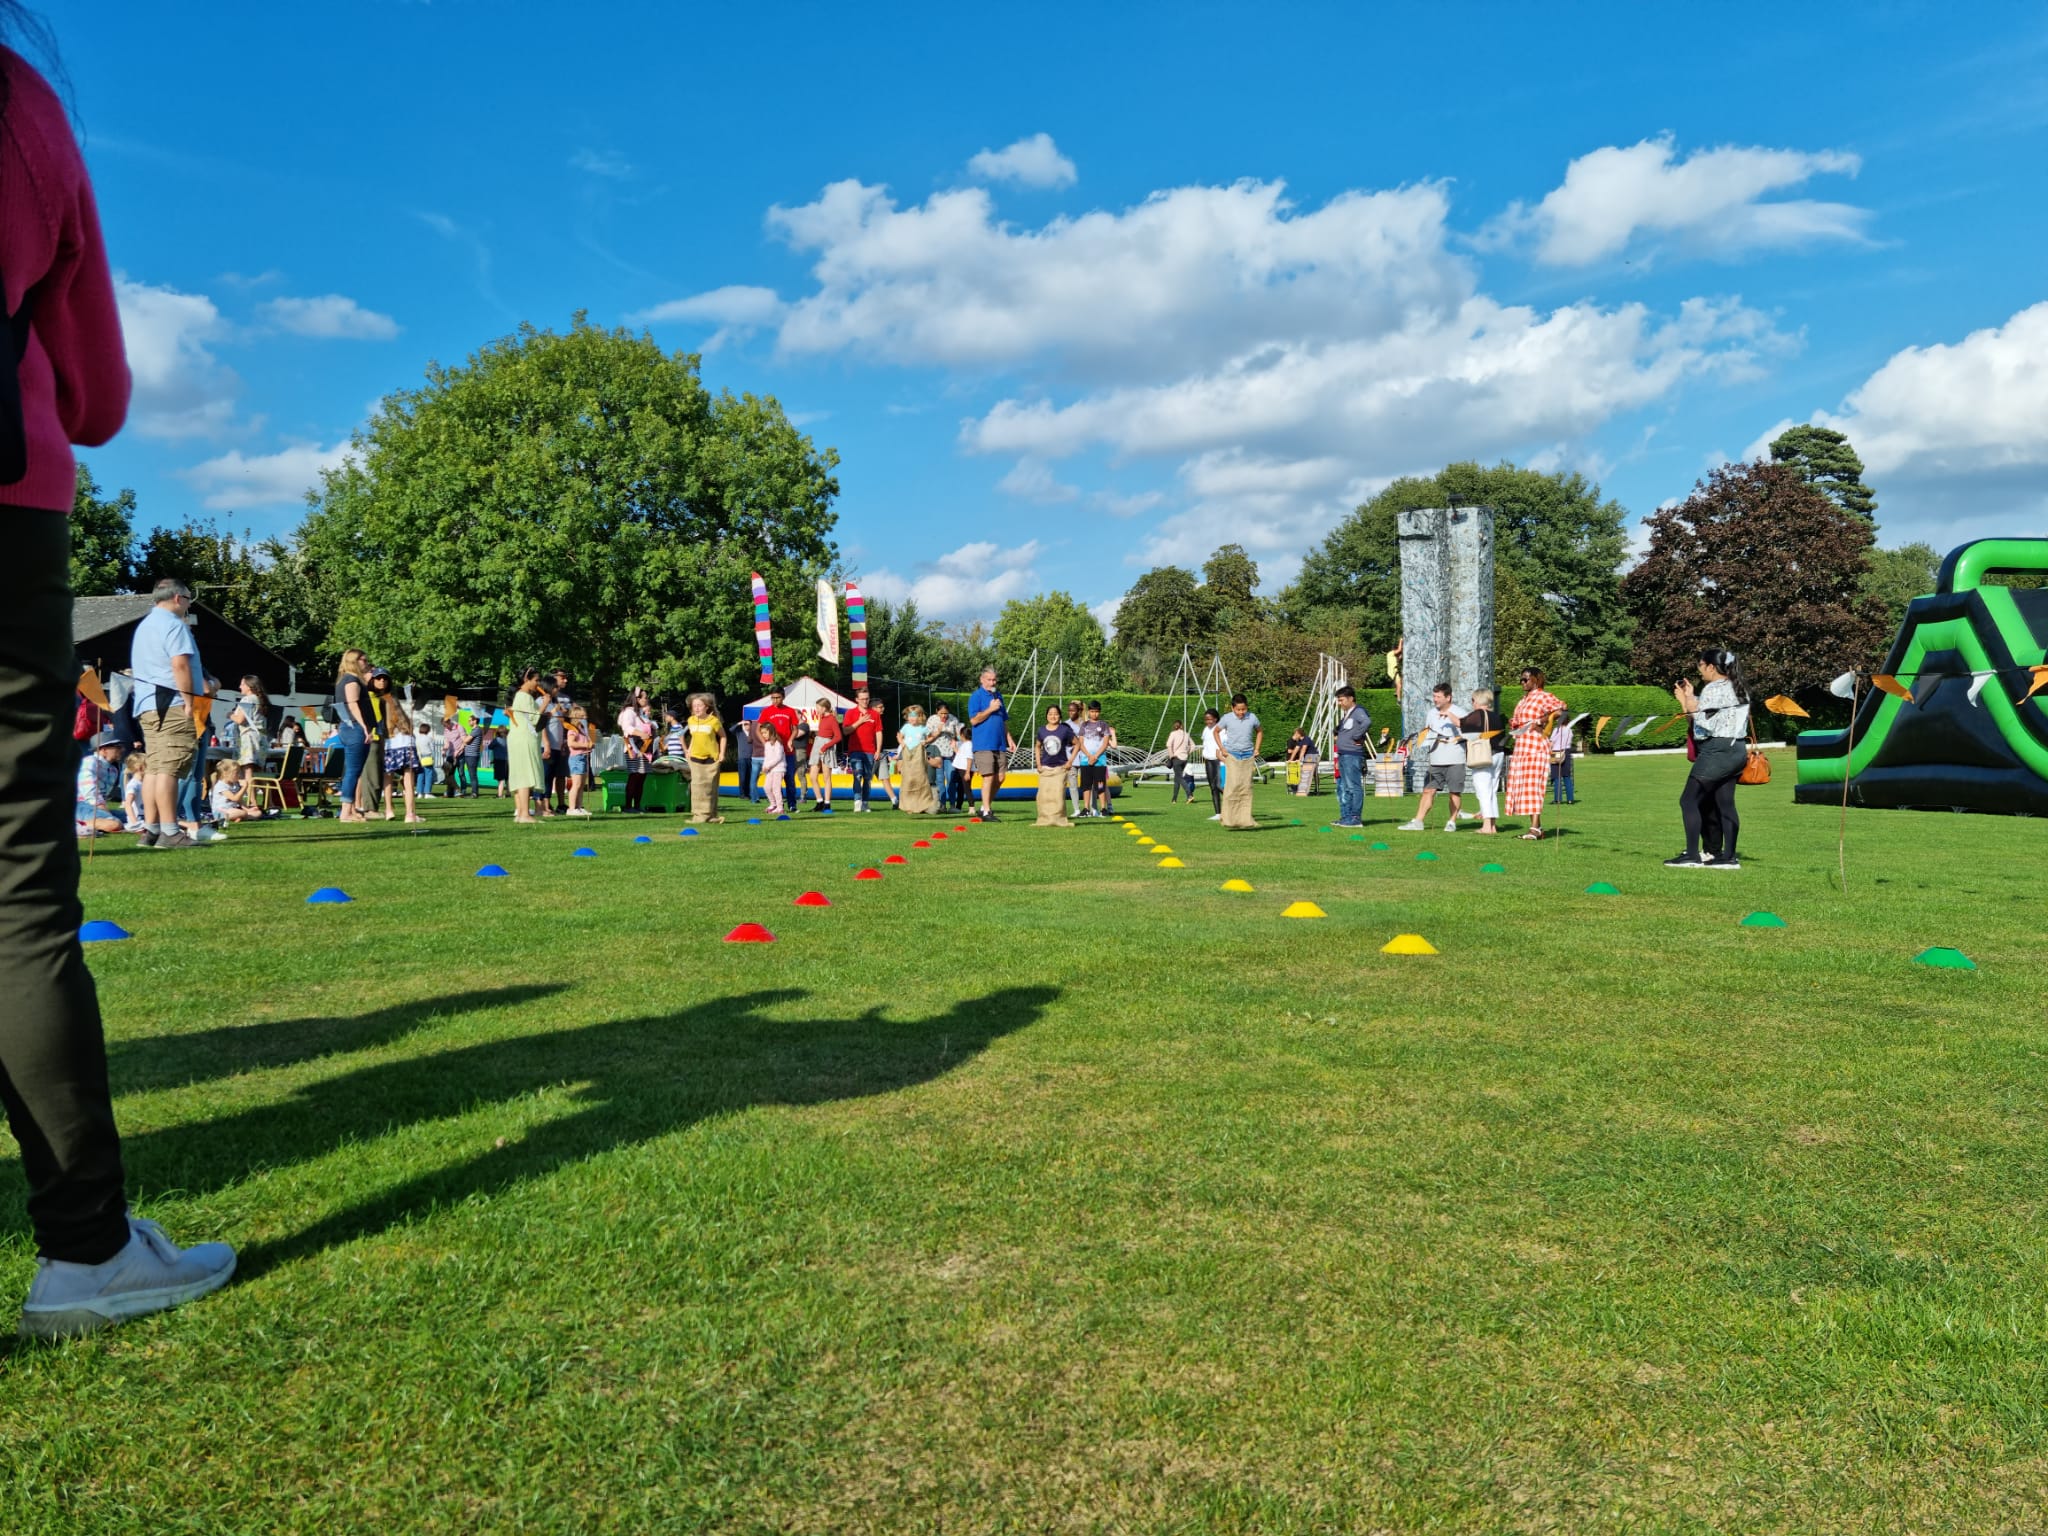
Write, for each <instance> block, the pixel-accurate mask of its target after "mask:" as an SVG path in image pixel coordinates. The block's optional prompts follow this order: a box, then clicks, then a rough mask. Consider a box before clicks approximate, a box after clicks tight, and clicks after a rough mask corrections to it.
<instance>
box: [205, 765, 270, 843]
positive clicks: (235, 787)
mask: <svg viewBox="0 0 2048 1536" xmlns="http://www.w3.org/2000/svg"><path fill="white" fill-rule="evenodd" d="M208 799H209V800H210V801H211V803H212V805H213V819H214V820H215V821H216V822H217V823H219V824H220V825H221V826H223V827H224V826H226V825H227V824H228V823H229V822H234V821H261V820H262V819H263V813H262V812H261V811H259V810H257V809H256V807H255V806H253V805H251V804H249V802H248V799H247V786H246V785H244V784H243V782H242V769H241V765H240V764H238V763H216V764H215V765H214V769H213V793H212V794H211V795H210V796H208Z"/></svg>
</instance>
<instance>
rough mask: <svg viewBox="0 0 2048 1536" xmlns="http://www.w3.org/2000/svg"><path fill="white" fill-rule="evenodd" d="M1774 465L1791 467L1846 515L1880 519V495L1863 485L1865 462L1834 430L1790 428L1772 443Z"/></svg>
mask: <svg viewBox="0 0 2048 1536" xmlns="http://www.w3.org/2000/svg"><path fill="white" fill-rule="evenodd" d="M1771 462H1772V463H1773V464H1789V465H1791V466H1792V468H1793V469H1795V470H1797V471H1798V472H1799V477H1800V478H1801V479H1802V480H1804V481H1805V482H1806V483H1807V484H1808V485H1811V486H1814V487H1815V488H1817V489H1818V490H1820V491H1822V492H1824V493H1826V495H1827V497H1828V499H1829V500H1830V501H1832V502H1833V503H1834V504H1835V505H1836V506H1838V507H1840V508H1841V509H1842V510H1843V511H1844V512H1854V513H1855V514H1856V515H1857V516H1858V517H1860V518H1862V519H1863V520H1864V521H1865V522H1875V521H1876V519H1877V493H1876V492H1874V491H1873V490H1871V488H1870V487H1869V486H1867V485H1865V484H1864V483H1863V460H1862V459H1861V458H1860V457H1858V455H1857V453H1856V450H1855V449H1854V448H1853V447H1851V446H1850V444H1849V439H1848V437H1847V436H1846V435H1845V434H1843V433H1840V432H1837V431H1836V430H1835V429H1834V428H1833V427H1816V426H1812V425H1807V426H1798V427H1787V428H1786V429H1785V430H1784V431H1783V432H1780V433H1779V434H1778V435H1777V436H1776V437H1775V438H1773V439H1772V440H1771Z"/></svg>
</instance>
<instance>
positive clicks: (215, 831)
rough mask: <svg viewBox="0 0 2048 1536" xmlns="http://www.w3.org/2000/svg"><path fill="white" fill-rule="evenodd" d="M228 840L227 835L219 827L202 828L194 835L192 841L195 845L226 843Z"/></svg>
mask: <svg viewBox="0 0 2048 1536" xmlns="http://www.w3.org/2000/svg"><path fill="white" fill-rule="evenodd" d="M227 840H228V835H227V833H225V832H223V831H221V830H220V829H219V828H217V827H201V828H200V829H199V830H198V831H197V832H195V833H193V834H192V841H193V842H195V843H224V842H226V841H227Z"/></svg>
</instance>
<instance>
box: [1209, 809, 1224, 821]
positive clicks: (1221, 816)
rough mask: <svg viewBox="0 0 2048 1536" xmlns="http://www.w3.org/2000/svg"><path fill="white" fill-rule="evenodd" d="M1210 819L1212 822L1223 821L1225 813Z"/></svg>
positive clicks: (1219, 813)
mask: <svg viewBox="0 0 2048 1536" xmlns="http://www.w3.org/2000/svg"><path fill="white" fill-rule="evenodd" d="M1209 819H1210V820H1211V821H1221V820H1222V819H1223V813H1222V812H1221V811H1218V812H1217V813H1216V814H1215V815H1214V816H1211V817H1210V818H1209Z"/></svg>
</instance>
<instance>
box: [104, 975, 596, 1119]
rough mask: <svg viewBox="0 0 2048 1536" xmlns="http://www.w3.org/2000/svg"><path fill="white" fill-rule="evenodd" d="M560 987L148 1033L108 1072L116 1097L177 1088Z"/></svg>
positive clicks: (123, 1046)
mask: <svg viewBox="0 0 2048 1536" xmlns="http://www.w3.org/2000/svg"><path fill="white" fill-rule="evenodd" d="M567 990H568V988H567V985H566V983H563V982H534V983H529V984H527V985H523V986H514V987H489V988H481V989H479V990H477V991H474V992H458V993H456V994H454V995H453V996H450V997H428V998H421V999H419V1000H418V1001H416V1002H410V1003H398V1004H394V1005H393V1006H392V1007H389V1008H379V1009H377V1010H376V1011H375V1012H374V1013H361V1014H355V1015H353V1016H346V1015H344V1016H338V1017H332V1018H310V1019H277V1020H274V1021H272V1022H270V1023H265V1024H241V1025H229V1026H225V1027H223V1028H220V1029H204V1030H198V1031H195V1032H193V1033H190V1034H180V1035H153V1036H151V1037H149V1038H148V1039H144V1040H122V1041H116V1042H114V1043H112V1044H110V1045H109V1046H108V1047H107V1075H108V1077H109V1078H110V1079H111V1080H112V1082H113V1085H114V1092H116V1093H145V1092H148V1091H150V1090H152V1089H156V1088H180V1087H183V1086H184V1085H185V1084H187V1083H201V1082H206V1081H209V1080H210V1079H213V1078H219V1077H233V1076H234V1075H235V1074H236V1073H238V1072H259V1071H263V1070H264V1069H266V1068H270V1067H289V1066H296V1065H297V1064H298V1063H300V1062H303V1061H317V1060H318V1059H319V1058H321V1057H322V1056H338V1055H342V1054H344V1053H346V1052H349V1051H364V1050H368V1049H370V1048H371V1047H373V1046H379V1045H389V1044H391V1042H392V1041H394V1040H401V1039H403V1038H404V1037H405V1036H407V1035H409V1034H411V1033H412V1032H413V1031H414V1030H416V1029H420V1028H422V1027H424V1026H425V1025H428V1024H432V1023H435V1022H437V1021H439V1020H441V1019H444V1018H447V1017H450V1016H452V1015H456V1014H464V1013H478V1012H481V1011H483V1010H484V1009H486V1008H517V1007H519V1006H520V1005H522V1004H524V1003H530V1002H535V1001H537V1000H538V999H540V998H544V997H552V996H554V995H555V994H556V993H558V992H564V991H567Z"/></svg>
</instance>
